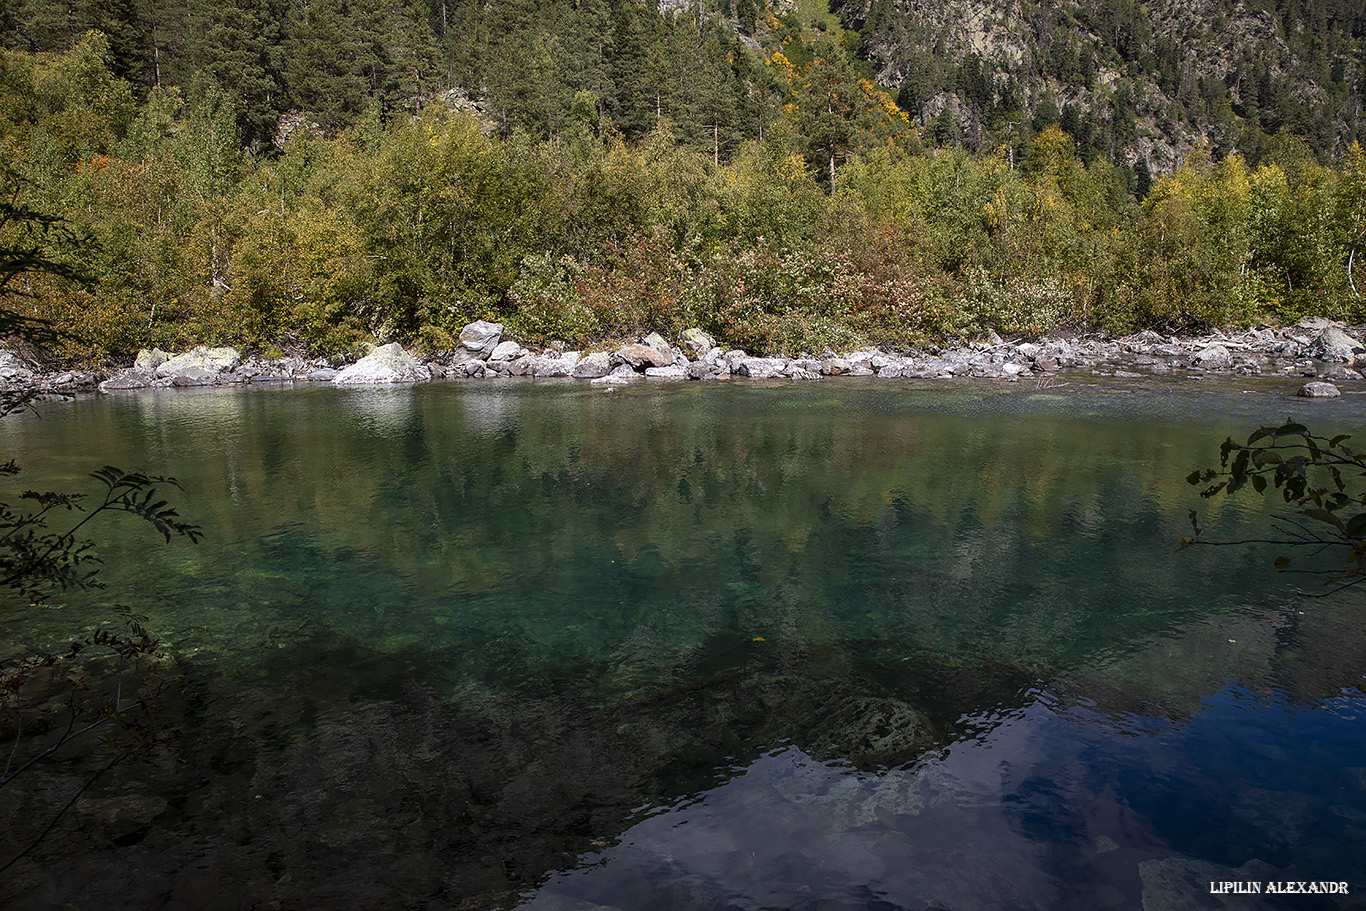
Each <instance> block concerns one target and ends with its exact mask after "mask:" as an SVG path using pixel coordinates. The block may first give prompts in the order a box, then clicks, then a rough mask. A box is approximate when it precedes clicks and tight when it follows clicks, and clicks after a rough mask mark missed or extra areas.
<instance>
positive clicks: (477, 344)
mask: <svg viewBox="0 0 1366 911" xmlns="http://www.w3.org/2000/svg"><path fill="white" fill-rule="evenodd" d="M502 338H503V324H502V323H489V322H485V321H484V320H475V321H474V322H472V323H469V324H468V325H466V326H465V328H463V329H461V330H460V348H461V349H463V350H464V351H467V352H469V353H470V354H472V355H474V356H475V357H478V358H479V359H481V360H483V359H484V358H487V357H488V356H489V355H490V354H492V353H493V349H495V348H497V347H498V343H499V341H501V340H502Z"/></svg>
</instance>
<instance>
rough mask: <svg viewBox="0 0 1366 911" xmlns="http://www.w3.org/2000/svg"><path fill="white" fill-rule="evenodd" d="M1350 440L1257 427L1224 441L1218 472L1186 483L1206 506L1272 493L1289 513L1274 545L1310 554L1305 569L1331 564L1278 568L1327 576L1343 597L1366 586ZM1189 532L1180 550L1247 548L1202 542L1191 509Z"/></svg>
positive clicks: (1365, 512)
mask: <svg viewBox="0 0 1366 911" xmlns="http://www.w3.org/2000/svg"><path fill="white" fill-rule="evenodd" d="M1349 439H1350V437H1348V436H1347V435H1346V434H1341V435H1338V436H1334V437H1332V438H1328V437H1322V436H1317V435H1315V434H1313V433H1311V432H1310V431H1309V429H1308V428H1307V427H1305V426H1304V425H1303V424H1297V423H1294V422H1288V423H1285V424H1282V425H1281V426H1279V427H1260V428H1258V429H1257V430H1255V431H1253V433H1252V434H1251V435H1250V436H1249V437H1248V438H1247V442H1245V443H1239V442H1236V441H1235V440H1234V439H1233V438H1232V437H1230V438H1228V439H1227V440H1225V441H1224V443H1223V445H1221V446H1220V447H1219V467H1218V468H1217V469H1215V468H1207V469H1204V470H1201V471H1194V472H1191V474H1190V476H1189V477H1187V478H1186V480H1187V481H1188V482H1189V483H1190V484H1192V485H1196V486H1199V487H1201V488H1202V489H1201V491H1200V495H1201V496H1202V497H1204V498H1206V499H1211V498H1214V497H1218V496H1229V495H1232V494H1234V493H1236V492H1237V491H1239V490H1241V489H1243V488H1245V487H1251V488H1252V489H1253V490H1254V491H1255V492H1256V493H1258V494H1263V493H1265V492H1266V491H1267V490H1268V489H1270V490H1272V491H1274V492H1275V493H1276V494H1278V495H1279V496H1280V498H1281V500H1282V502H1284V503H1285V504H1286V505H1288V506H1290V507H1291V511H1290V512H1289V513H1288V514H1283V515H1277V516H1275V517H1274V518H1273V519H1272V525H1273V527H1274V528H1275V531H1276V532H1277V534H1278V535H1279V537H1277V538H1275V539H1273V541H1272V543H1275V544H1279V545H1282V546H1285V547H1289V548H1298V549H1302V550H1305V551H1307V558H1308V559H1307V560H1306V562H1320V563H1321V562H1322V561H1320V560H1318V559H1317V558H1319V557H1320V556H1321V555H1325V554H1329V555H1334V556H1335V557H1336V561H1335V565H1331V566H1329V567H1328V568H1323V567H1322V566H1311V567H1310V568H1308V569H1300V568H1293V569H1292V566H1293V562H1292V561H1293V558H1292V557H1290V556H1281V557H1278V558H1277V559H1276V566H1277V568H1279V569H1282V570H1286V571H1292V572H1301V573H1306V574H1311V575H1321V576H1326V579H1325V580H1324V585H1326V586H1330V587H1331V590H1332V591H1334V592H1336V591H1340V590H1342V589H1343V588H1347V587H1349V586H1353V585H1357V584H1359V583H1361V582H1363V581H1366V456H1362V455H1361V454H1359V453H1357V452H1356V451H1355V450H1353V449H1351V448H1350V447H1348V446H1347V441H1348V440H1349ZM1191 526H1192V528H1193V529H1194V535H1193V536H1192V537H1189V538H1183V539H1182V540H1181V546H1182V547H1183V548H1186V547H1190V546H1192V545H1195V544H1220V545H1229V544H1243V543H1249V542H1239V541H1232V542H1223V541H1221V542H1211V541H1206V540H1204V539H1203V538H1202V537H1201V532H1202V529H1201V527H1200V524H1199V520H1198V516H1197V514H1196V512H1195V510H1191ZM1330 562H1334V561H1330Z"/></svg>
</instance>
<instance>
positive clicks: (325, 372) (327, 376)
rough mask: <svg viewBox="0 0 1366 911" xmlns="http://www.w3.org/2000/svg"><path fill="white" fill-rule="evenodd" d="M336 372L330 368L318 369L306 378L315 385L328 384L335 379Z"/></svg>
mask: <svg viewBox="0 0 1366 911" xmlns="http://www.w3.org/2000/svg"><path fill="white" fill-rule="evenodd" d="M337 373H338V371H336V370H333V369H332V368H331V367H320V368H318V369H317V370H314V371H313V372H312V373H310V374H309V375H308V378H309V379H310V380H312V381H313V382H315V383H330V382H332V381H333V380H334V379H336V378H337Z"/></svg>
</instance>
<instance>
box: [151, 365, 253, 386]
mask: <svg viewBox="0 0 1366 911" xmlns="http://www.w3.org/2000/svg"><path fill="white" fill-rule="evenodd" d="M234 376H235V374H234ZM167 378H168V379H169V380H170V381H171V384H172V385H175V386H212V385H214V384H215V383H217V382H218V378H219V372H218V371H217V370H215V369H213V368H212V367H197V366H189V367H181V368H180V369H179V370H177V371H176V372H175V373H173V374H171V376H169V377H167ZM250 379H251V377H242V378H241V379H239V380H238V382H246V381H248V380H250Z"/></svg>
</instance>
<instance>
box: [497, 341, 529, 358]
mask: <svg viewBox="0 0 1366 911" xmlns="http://www.w3.org/2000/svg"><path fill="white" fill-rule="evenodd" d="M526 355H527V350H526V349H525V348H523V347H522V346H521V345H519V344H517V343H516V342H514V341H506V342H499V343H498V344H497V345H495V346H494V348H493V351H491V352H489V357H488V359H489V360H491V361H512V360H516V359H517V358H519V357H526Z"/></svg>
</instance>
